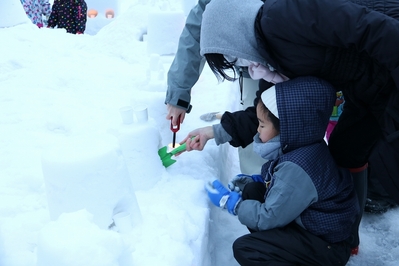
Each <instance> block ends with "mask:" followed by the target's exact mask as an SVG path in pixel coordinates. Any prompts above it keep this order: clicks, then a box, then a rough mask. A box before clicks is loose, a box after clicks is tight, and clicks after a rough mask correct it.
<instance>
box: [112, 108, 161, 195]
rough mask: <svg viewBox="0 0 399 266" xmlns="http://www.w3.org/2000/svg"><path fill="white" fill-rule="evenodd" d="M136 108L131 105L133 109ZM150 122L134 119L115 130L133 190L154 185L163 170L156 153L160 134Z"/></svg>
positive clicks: (145, 188)
mask: <svg viewBox="0 0 399 266" xmlns="http://www.w3.org/2000/svg"><path fill="white" fill-rule="evenodd" d="M136 108H138V106H133V110H136ZM150 122H151V121H149V122H144V123H139V122H138V121H137V120H135V123H133V124H128V125H126V124H124V125H121V126H120V127H119V128H118V130H117V132H116V136H117V138H118V140H119V145H120V148H121V150H122V154H123V157H124V158H125V162H126V165H127V168H128V171H129V174H130V180H131V182H132V184H133V188H134V190H147V189H150V188H152V187H154V185H155V184H156V183H157V182H158V181H159V180H160V179H161V177H162V173H163V171H164V170H165V168H164V167H163V165H162V161H161V159H160V158H159V155H158V150H159V148H160V143H161V135H160V133H159V131H158V129H156V128H155V127H154V126H152V125H151V123H150ZM144 139H146V140H148V139H150V140H151V141H147V142H146V141H143V140H144ZM154 162H155V163H154Z"/></svg>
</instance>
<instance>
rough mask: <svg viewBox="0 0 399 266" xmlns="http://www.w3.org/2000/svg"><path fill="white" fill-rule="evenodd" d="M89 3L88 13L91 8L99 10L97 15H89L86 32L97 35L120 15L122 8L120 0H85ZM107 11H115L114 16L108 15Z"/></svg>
mask: <svg viewBox="0 0 399 266" xmlns="http://www.w3.org/2000/svg"><path fill="white" fill-rule="evenodd" d="M85 1H86V4H87V13H89V12H91V10H95V11H97V15H96V16H95V17H90V16H89V15H88V17H87V22H86V31H85V34H90V35H95V34H96V33H97V32H98V31H99V30H100V29H101V28H103V27H104V26H106V25H108V24H109V23H110V22H112V21H113V20H114V18H115V17H117V16H119V13H120V8H119V1H118V0H85ZM107 11H113V13H114V16H113V17H107V16H106V13H107Z"/></svg>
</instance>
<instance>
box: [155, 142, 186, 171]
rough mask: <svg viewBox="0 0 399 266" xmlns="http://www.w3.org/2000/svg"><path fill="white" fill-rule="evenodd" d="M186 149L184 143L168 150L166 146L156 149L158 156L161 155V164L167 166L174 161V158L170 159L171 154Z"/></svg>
mask: <svg viewBox="0 0 399 266" xmlns="http://www.w3.org/2000/svg"><path fill="white" fill-rule="evenodd" d="M185 150H186V143H184V144H182V145H180V146H179V147H177V148H175V149H173V150H171V151H170V152H168V147H167V146H165V147H162V148H160V149H159V150H158V155H159V157H161V161H162V164H163V166H165V168H166V167H169V166H171V165H172V164H174V163H175V162H176V160H174V159H172V156H173V155H176V154H177V153H179V152H182V151H185Z"/></svg>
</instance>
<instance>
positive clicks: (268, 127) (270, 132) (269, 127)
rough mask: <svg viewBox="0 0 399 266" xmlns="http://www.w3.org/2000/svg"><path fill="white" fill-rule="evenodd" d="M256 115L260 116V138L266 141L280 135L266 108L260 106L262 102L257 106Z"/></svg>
mask: <svg viewBox="0 0 399 266" xmlns="http://www.w3.org/2000/svg"><path fill="white" fill-rule="evenodd" d="M256 116H257V117H258V121H259V126H258V133H259V138H260V140H261V141H262V142H263V143H265V142H267V141H269V140H271V139H272V138H274V137H275V136H277V135H278V131H277V130H276V129H275V128H274V126H273V123H272V122H271V121H270V119H269V117H267V114H266V113H265V111H264V109H263V110H262V109H261V108H260V104H258V105H257V106H256Z"/></svg>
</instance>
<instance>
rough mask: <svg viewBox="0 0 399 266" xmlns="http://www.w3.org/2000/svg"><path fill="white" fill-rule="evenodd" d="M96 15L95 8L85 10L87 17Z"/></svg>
mask: <svg viewBox="0 0 399 266" xmlns="http://www.w3.org/2000/svg"><path fill="white" fill-rule="evenodd" d="M97 15H98V12H97V10H95V9H90V10H89V11H87V16H88V17H89V18H95V17H97Z"/></svg>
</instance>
